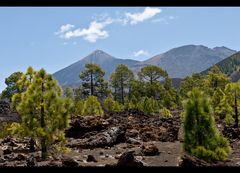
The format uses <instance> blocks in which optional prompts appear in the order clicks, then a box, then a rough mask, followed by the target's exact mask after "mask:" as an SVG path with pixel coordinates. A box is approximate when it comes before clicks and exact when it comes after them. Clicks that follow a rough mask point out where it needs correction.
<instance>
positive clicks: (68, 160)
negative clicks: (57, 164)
mask: <svg viewBox="0 0 240 173" xmlns="http://www.w3.org/2000/svg"><path fill="white" fill-rule="evenodd" d="M62 165H63V166H65V167H76V166H79V164H78V162H77V161H76V160H74V159H73V158H71V157H66V156H65V157H64V158H63V159H62Z"/></svg>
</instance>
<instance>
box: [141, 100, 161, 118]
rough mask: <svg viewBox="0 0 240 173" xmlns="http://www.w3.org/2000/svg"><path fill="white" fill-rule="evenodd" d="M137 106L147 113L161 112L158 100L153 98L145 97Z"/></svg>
mask: <svg viewBox="0 0 240 173" xmlns="http://www.w3.org/2000/svg"><path fill="white" fill-rule="evenodd" d="M137 108H138V109H139V110H140V111H142V112H144V114H146V115H154V114H156V113H159V106H158V102H157V101H156V100H154V99H153V98H148V97H143V98H142V99H141V101H140V103H139V104H138V105H137Z"/></svg>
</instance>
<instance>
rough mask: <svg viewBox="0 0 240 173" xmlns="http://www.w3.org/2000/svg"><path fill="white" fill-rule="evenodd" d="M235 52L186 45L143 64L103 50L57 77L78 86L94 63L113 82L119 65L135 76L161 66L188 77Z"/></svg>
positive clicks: (60, 71) (87, 57) (170, 71)
mask: <svg viewBox="0 0 240 173" xmlns="http://www.w3.org/2000/svg"><path fill="white" fill-rule="evenodd" d="M235 52H236V51H234V50H231V49H228V48H226V47H215V48H213V49H210V48H208V47H205V46H202V45H186V46H182V47H178V48H174V49H171V50H169V51H167V52H166V53H163V54H159V55H156V56H154V57H152V58H150V59H148V60H146V61H143V62H140V61H136V60H131V59H119V58H115V57H114V56H111V55H109V54H108V53H106V52H104V51H102V50H96V51H94V52H92V53H91V54H89V55H88V56H86V57H85V58H83V59H81V60H79V61H78V62H76V63H73V64H72V65H70V66H68V67H66V68H64V69H61V70H59V71H57V72H56V73H54V74H53V76H54V78H55V79H56V80H58V82H59V83H60V85H61V86H63V87H65V86H77V85H79V84H80V82H81V81H80V78H79V74H80V73H81V72H82V71H83V70H84V68H85V64H86V63H91V62H92V63H96V64H98V65H100V66H101V67H102V68H103V70H104V71H105V79H109V77H110V75H111V74H112V72H113V71H114V70H115V68H116V67H117V65H118V64H125V65H127V66H128V67H129V68H130V69H131V70H133V71H134V73H135V75H137V72H138V71H139V70H140V69H141V68H143V67H144V66H147V65H158V66H160V67H162V68H163V69H164V70H166V71H167V72H168V74H169V75H170V77H171V78H184V77H186V76H188V75H191V74H192V73H194V72H201V71H203V70H205V69H207V68H209V67H211V66H212V65H213V64H216V63H217V62H219V61H221V60H223V59H225V58H226V57H228V56H230V55H232V54H234V53H235Z"/></svg>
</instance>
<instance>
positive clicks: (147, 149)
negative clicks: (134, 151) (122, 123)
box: [141, 144, 159, 156]
mask: <svg viewBox="0 0 240 173" xmlns="http://www.w3.org/2000/svg"><path fill="white" fill-rule="evenodd" d="M141 152H142V154H143V155H145V156H155V155H159V150H158V148H157V147H156V146H155V145H154V144H149V145H146V146H145V145H143V146H142V151H141Z"/></svg>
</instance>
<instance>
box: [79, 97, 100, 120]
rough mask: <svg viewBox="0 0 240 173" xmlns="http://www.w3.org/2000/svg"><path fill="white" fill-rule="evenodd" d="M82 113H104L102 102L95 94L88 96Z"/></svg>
mask: <svg viewBox="0 0 240 173" xmlns="http://www.w3.org/2000/svg"><path fill="white" fill-rule="evenodd" d="M82 115H84V116H86V115H103V110H102V107H101V104H100V102H99V101H98V100H97V97H95V96H88V97H87V99H86V100H85V102H84V106H83V111H82Z"/></svg>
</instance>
